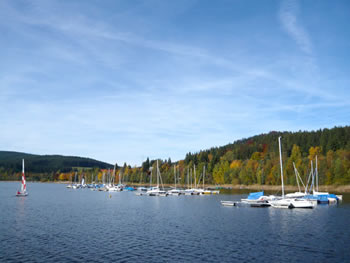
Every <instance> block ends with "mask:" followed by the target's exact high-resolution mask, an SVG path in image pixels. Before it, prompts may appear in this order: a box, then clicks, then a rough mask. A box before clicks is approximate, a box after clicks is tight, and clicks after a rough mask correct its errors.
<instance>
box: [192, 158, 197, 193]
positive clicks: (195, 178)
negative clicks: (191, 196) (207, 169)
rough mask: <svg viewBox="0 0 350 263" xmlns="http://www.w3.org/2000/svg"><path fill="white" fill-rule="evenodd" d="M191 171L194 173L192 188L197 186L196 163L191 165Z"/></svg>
mask: <svg viewBox="0 0 350 263" xmlns="http://www.w3.org/2000/svg"><path fill="white" fill-rule="evenodd" d="M193 173H194V188H197V176H196V165H195V164H194V165H193Z"/></svg>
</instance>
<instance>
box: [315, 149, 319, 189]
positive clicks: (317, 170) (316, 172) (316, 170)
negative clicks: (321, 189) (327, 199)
mask: <svg viewBox="0 0 350 263" xmlns="http://www.w3.org/2000/svg"><path fill="white" fill-rule="evenodd" d="M315 171H316V191H317V192H318V170H317V155H316V167H315Z"/></svg>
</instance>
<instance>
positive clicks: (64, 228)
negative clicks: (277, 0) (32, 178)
mask: <svg viewBox="0 0 350 263" xmlns="http://www.w3.org/2000/svg"><path fill="white" fill-rule="evenodd" d="M13 189H16V184H14V183H0V213H1V216H0V233H1V235H0V250H1V251H0V252H1V253H0V262H6V261H13V262H19V261H34V262H37V261H41V262H43V261H45V262H57V261H59V262H72V261H75V262H86V261H94V262H106V261H107V262H109V261H115V262H120V261H136V262H156V261H157V262H203V261H204V262H299V261H300V260H302V261H307V262H344V261H346V260H348V259H349V256H350V252H349V251H348V248H347V246H345V245H344V244H349V242H350V229H349V227H348V222H347V220H348V218H349V216H350V206H349V203H347V202H346V201H345V202H343V204H341V205H339V206H317V208H315V209H306V210H302V209H301V210H298V209H293V210H290V209H275V208H249V207H223V206H221V205H220V200H235V201H238V200H240V199H241V198H243V197H246V196H247V194H248V193H249V191H243V192H242V191H223V194H221V195H218V196H179V197H174V196H169V197H144V196H135V194H134V193H132V192H124V193H123V192H121V193H117V192H116V193H111V194H109V193H105V192H93V191H90V190H88V189H82V190H68V189H66V188H65V187H64V185H57V184H34V183H32V184H29V185H28V189H30V192H29V196H28V197H26V198H16V197H14V192H15V190H13ZM19 244H20V245H19Z"/></svg>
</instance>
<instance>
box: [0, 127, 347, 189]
mask: <svg viewBox="0 0 350 263" xmlns="http://www.w3.org/2000/svg"><path fill="white" fill-rule="evenodd" d="M279 136H282V159H283V165H284V166H283V169H284V175H285V178H284V180H285V183H286V184H289V185H296V176H295V171H294V166H293V163H294V165H295V167H296V169H297V171H298V172H299V174H300V175H301V177H302V178H303V180H304V182H306V180H307V178H308V175H309V173H310V170H311V165H312V166H313V168H314V169H315V168H316V156H317V170H318V175H319V184H320V185H333V184H337V185H345V184H350V127H349V126H346V127H334V128H332V129H322V130H317V131H311V132H307V131H298V132H274V131H273V132H270V133H268V134H261V135H257V136H253V137H250V138H247V139H242V140H238V141H235V142H233V143H230V144H227V145H225V146H222V147H213V148H211V149H208V150H201V151H199V152H196V153H191V152H189V153H187V154H186V156H185V158H184V159H183V160H179V161H176V162H172V161H171V159H170V158H168V159H167V160H160V159H159V160H158V166H159V170H160V173H161V176H162V182H163V183H166V184H173V183H174V181H175V178H176V181H177V182H178V183H180V184H182V185H184V184H187V182H188V181H190V182H191V181H192V183H193V184H194V182H198V181H200V183H203V178H204V183H205V184H216V185H222V184H246V185H249V184H262V185H264V184H265V185H279V184H280V183H281V179H280V164H279V153H278V137H279ZM156 161H157V160H150V159H149V158H147V159H146V160H145V161H144V162H143V163H142V165H141V166H140V167H136V166H134V167H131V166H130V165H127V164H126V163H124V165H123V166H121V167H118V166H117V167H116V171H115V173H114V174H113V175H111V176H112V177H113V178H114V180H115V181H116V182H117V181H119V176H120V177H121V178H122V181H123V182H126V183H142V184H147V183H149V182H150V181H152V183H155V182H156V172H155V171H156V169H157V167H156V163H157V162H156ZM311 162H312V164H311ZM174 167H175V168H174ZM1 169H3V170H1ZM4 169H5V168H3V167H0V174H1V177H2V179H4V178H3V174H4V173H3V172H6V171H8V170H6V169H5V170H4ZM108 169H110V170H109V171H108ZM204 170H205V176H204ZM75 171H78V172H79V176H80V177H81V176H84V177H86V178H87V179H88V180H91V181H92V180H94V181H95V180H98V181H101V180H102V179H103V178H104V174H105V176H106V175H107V174H108V173H109V174H111V173H112V168H111V166H109V167H104V170H101V168H97V167H95V168H93V167H90V168H88V169H86V168H85V169H80V170H77V169H72V168H70V169H68V170H67V171H63V170H59V169H58V170H56V171H55V172H53V171H51V172H49V173H41V174H40V176H39V175H38V173H33V174H32V178H35V176H39V177H40V178H41V179H40V178H39V177H38V178H36V179H39V180H42V178H46V179H44V180H69V179H70V178H72V177H73V176H74V175H75ZM8 175H9V176H10V177H19V178H20V170H19V171H18V172H17V173H13V172H12V174H11V173H10V174H8ZM29 177H31V174H30V173H29ZM90 178H91V179H90ZM7 179H8V178H7Z"/></svg>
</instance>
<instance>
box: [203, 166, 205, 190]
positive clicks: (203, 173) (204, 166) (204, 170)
mask: <svg viewBox="0 0 350 263" xmlns="http://www.w3.org/2000/svg"><path fill="white" fill-rule="evenodd" d="M204 177H205V165H204V170H203V190H204Z"/></svg>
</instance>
